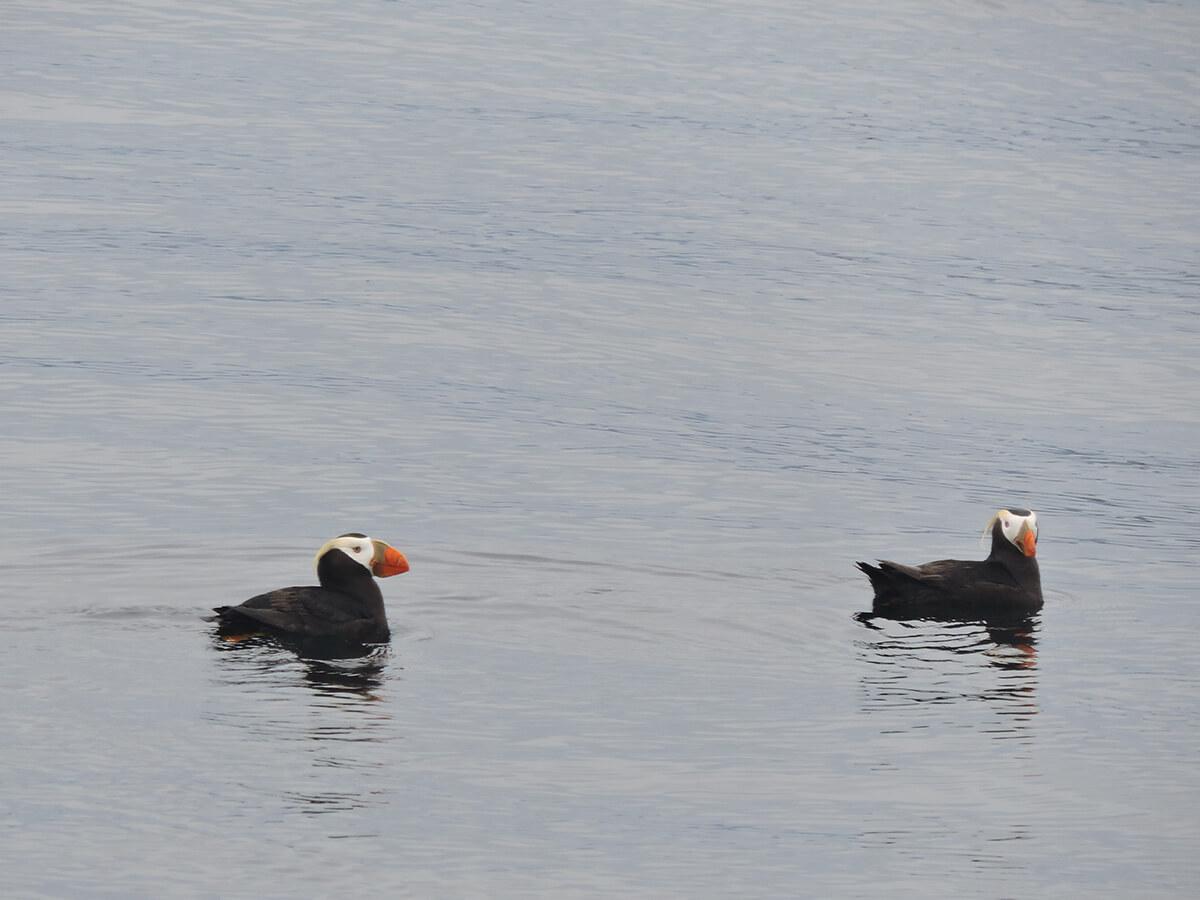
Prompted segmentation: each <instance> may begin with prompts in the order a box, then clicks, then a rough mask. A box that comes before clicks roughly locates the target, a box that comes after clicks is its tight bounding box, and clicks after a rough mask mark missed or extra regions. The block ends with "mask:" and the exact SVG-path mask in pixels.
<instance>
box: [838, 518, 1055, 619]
mask: <svg viewBox="0 0 1200 900" xmlns="http://www.w3.org/2000/svg"><path fill="white" fill-rule="evenodd" d="M989 531H990V532H991V534H992V552H991V553H989V554H988V558H987V559H981V560H958V559H940V560H938V561H936V562H929V563H925V564H924V565H922V566H902V565H900V564H899V563H894V562H889V561H887V560H880V562H879V565H878V566H872V565H868V564H867V563H864V562H860V563H858V567H859V568H860V569H862V570H863V571H864V572H866V573H867V577H868V578H870V579H871V587H873V588H874V589H875V603H874V607H873V612H874V613H875V614H876V615H880V616H885V617H887V618H893V619H926V618H935V619H936V618H952V619H964V618H975V617H979V618H993V617H998V616H1014V615H1032V614H1033V613H1035V612H1037V611H1038V610H1040V609H1041V608H1042V579H1041V575H1040V574H1039V573H1038V564H1037V560H1036V559H1034V555H1035V554H1036V553H1037V534H1038V525H1037V514H1036V513H1034V512H1033V511H1032V510H1028V509H1018V508H1015V507H1014V508H1012V509H1002V510H1000V511H999V512H997V513H996V514H995V515H994V516H992V519H991V521H990V522H988V523H987V526H986V527H985V528H984V530H983V536H984V538H986V537H987V535H988V532H989Z"/></svg>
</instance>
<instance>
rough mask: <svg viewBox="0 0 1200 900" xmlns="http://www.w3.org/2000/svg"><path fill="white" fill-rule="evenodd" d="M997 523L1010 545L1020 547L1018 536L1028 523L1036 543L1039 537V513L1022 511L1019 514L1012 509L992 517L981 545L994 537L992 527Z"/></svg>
mask: <svg viewBox="0 0 1200 900" xmlns="http://www.w3.org/2000/svg"><path fill="white" fill-rule="evenodd" d="M997 522H999V523H1000V528H1001V530H1002V531H1003V533H1004V536H1005V537H1006V538H1008V540H1009V543H1011V544H1012V545H1013V546H1015V547H1020V544H1018V543H1017V535H1019V534H1020V533H1021V525H1022V524H1024V523H1026V522H1028V523H1029V530H1030V531H1032V532H1033V539H1034V540H1035V541H1036V540H1037V536H1038V529H1037V513H1035V512H1034V511H1033V510H1025V509H1023V510H1021V511H1020V512H1019V513H1016V512H1013V511H1012V510H1011V509H1002V510H1000V511H999V512H998V513H996V514H995V515H994V516H992V517H991V518H990V519H989V520H988V523H987V525H985V526H984V528H983V537H982V538H980V540H979V543H980V544H986V543H987V542H988V539H989V538H990V537H991V536H992V526H993V525H995V524H996V523H997Z"/></svg>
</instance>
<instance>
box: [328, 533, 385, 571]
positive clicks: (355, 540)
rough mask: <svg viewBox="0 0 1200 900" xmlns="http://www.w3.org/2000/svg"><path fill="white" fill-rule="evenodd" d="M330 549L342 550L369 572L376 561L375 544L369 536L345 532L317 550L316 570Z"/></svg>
mask: <svg viewBox="0 0 1200 900" xmlns="http://www.w3.org/2000/svg"><path fill="white" fill-rule="evenodd" d="M330 550H341V551H342V552H343V553H345V554H346V555H347V556H348V557H350V558H351V559H352V560H354V561H355V562H357V563H358V564H359V565H361V566H362V567H363V568H364V569H366V570H367V571H368V572H370V571H371V563H373V562H374V561H375V545H374V544H373V543H371V539H370V538H369V537H360V536H358V535H353V534H344V535H342V536H341V537H335V538H334V539H333V540H332V541H327V542H326V543H325V545H324V546H323V547H322V548H321V549H320V550H318V551H317V555H316V556H314V557H313V571H314V572H315V571H316V570H317V564H318V563H320V562H321V557H322V556H324V555H325V554H326V553H328V552H329V551H330Z"/></svg>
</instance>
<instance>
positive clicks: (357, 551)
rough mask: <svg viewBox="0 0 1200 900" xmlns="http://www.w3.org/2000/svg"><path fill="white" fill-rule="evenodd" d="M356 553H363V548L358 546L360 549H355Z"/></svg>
mask: <svg viewBox="0 0 1200 900" xmlns="http://www.w3.org/2000/svg"><path fill="white" fill-rule="evenodd" d="M354 552H355V553H362V546H361V545H360V546H358V547H355V548H354Z"/></svg>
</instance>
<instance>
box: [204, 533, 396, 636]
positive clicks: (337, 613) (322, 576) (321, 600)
mask: <svg viewBox="0 0 1200 900" xmlns="http://www.w3.org/2000/svg"><path fill="white" fill-rule="evenodd" d="M313 568H315V569H316V570H317V580H318V581H320V582H321V586H320V587H316V586H313V587H286V588H280V589H279V590H276V591H268V592H267V593H265V594H259V595H258V596H257V597H251V598H250V599H249V600H247V601H246V602H245V603H243V604H241V605H240V606H218V607H217V608H216V609H215V610H213V611H214V612H215V613H216V616H213V617H212V618H211V619H210V620H209V621H215V622H218V623H219V625H218V629H217V630H218V633H220V634H223V635H244V634H261V633H268V634H269V633H275V634H279V633H281V632H282V633H285V634H288V635H291V636H292V637H297V638H312V637H331V638H340V639H342V640H346V641H356V642H362V643H376V642H380V641H386V640H387V639H388V637H389V636H390V634H391V632H390V631H389V630H388V623H387V614H386V613H385V612H384V609H383V594H382V593H380V591H379V585H378V584H376V583H375V578H374V576H378V577H380V578H386V577H388V576H389V575H400V574H403V573H404V572H407V571H408V560H407V559H405V558H404V554H403V553H401V552H400V551H399V550H397V549H396V548H395V547H392V546H390V545H388V544H385V543H384V542H383V541H376V540H372V539H371V538H369V537H367V536H366V535H365V534H356V533H351V534H343V535H339V536H338V537H335V538H334V539H333V540H331V541H329V542H328V543H326V544H325V546H323V547H322V548H321V549H320V550H319V551H317V555H316V557H315V558H314V559H313Z"/></svg>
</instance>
